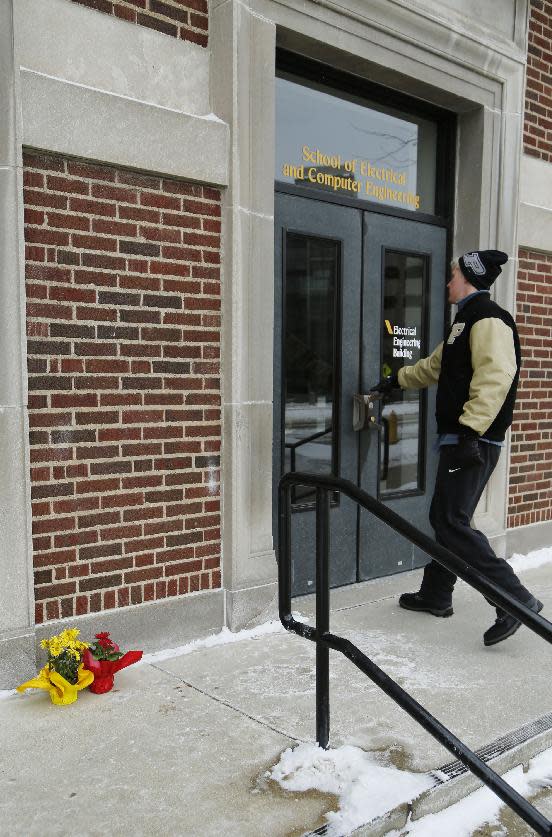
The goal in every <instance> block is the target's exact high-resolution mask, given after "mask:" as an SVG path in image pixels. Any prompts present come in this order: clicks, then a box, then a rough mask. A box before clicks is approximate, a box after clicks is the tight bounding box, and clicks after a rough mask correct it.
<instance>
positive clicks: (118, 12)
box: [71, 0, 209, 47]
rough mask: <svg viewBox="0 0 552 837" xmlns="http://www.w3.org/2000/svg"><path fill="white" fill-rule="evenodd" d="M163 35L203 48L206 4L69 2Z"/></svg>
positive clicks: (202, 0)
mask: <svg viewBox="0 0 552 837" xmlns="http://www.w3.org/2000/svg"><path fill="white" fill-rule="evenodd" d="M71 2H73V3H78V4H79V5H80V6H88V8H89V9H97V10H98V11H99V12H104V13H105V14H108V15H115V17H120V18H122V19H123V20H128V21H130V22H131V23H138V24H140V25H141V26H148V27H149V28H150V29H157V30H158V31H159V32H164V33H165V35H172V36H173V37H174V38H182V39H183V40H185V41H193V42H194V43H196V44H199V45H200V46H203V47H206V46H207V30H208V28H209V27H208V15H207V11H208V9H207V0H71Z"/></svg>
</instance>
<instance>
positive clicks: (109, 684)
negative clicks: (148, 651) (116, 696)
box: [83, 649, 143, 695]
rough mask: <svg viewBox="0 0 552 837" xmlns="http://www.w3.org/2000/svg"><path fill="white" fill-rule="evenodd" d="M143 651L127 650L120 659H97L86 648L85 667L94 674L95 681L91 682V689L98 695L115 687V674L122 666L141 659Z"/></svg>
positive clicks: (124, 666)
mask: <svg viewBox="0 0 552 837" xmlns="http://www.w3.org/2000/svg"><path fill="white" fill-rule="evenodd" d="M142 653H143V652H142V651H127V652H126V654H123V656H122V657H120V658H119V659H118V660H96V659H95V657H93V656H92V654H91V653H90V651H89V650H88V649H86V651H85V652H84V655H83V663H84V666H85V668H87V669H88V670H89V671H91V672H92V673H93V675H94V681H93V682H92V683H91V684H90V691H91V692H94V694H96V695H103V694H104V693H105V692H109V691H110V690H111V689H112V688H113V682H114V676H115V674H116V673H117V672H118V671H120V670H121V669H122V668H126V667H127V666H130V665H132V664H133V663H137V662H138V661H139V660H141V659H142Z"/></svg>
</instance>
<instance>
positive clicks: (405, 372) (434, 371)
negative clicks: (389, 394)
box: [398, 343, 443, 389]
mask: <svg viewBox="0 0 552 837" xmlns="http://www.w3.org/2000/svg"><path fill="white" fill-rule="evenodd" d="M442 354H443V344H442V343H439V345H438V346H437V348H436V349H435V351H434V352H432V353H431V354H430V355H429V357H423V358H421V359H420V360H419V361H418V362H417V363H415V364H414V365H413V366H403V367H402V369H399V372H398V377H399V384H400V385H401V387H402V388H403V389H423V388H424V387H428V386H430V384H436V383H437V381H438V380H439V373H440V371H441V355H442Z"/></svg>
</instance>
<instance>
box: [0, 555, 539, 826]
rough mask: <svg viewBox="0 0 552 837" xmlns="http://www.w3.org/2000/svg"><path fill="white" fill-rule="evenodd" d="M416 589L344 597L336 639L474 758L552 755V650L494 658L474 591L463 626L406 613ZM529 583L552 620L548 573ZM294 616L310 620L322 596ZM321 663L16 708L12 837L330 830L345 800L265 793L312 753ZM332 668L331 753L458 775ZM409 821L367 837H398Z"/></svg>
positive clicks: (517, 644) (196, 668)
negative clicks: (274, 775) (331, 817)
mask: <svg viewBox="0 0 552 837" xmlns="http://www.w3.org/2000/svg"><path fill="white" fill-rule="evenodd" d="M419 578H420V573H419V572H414V573H409V574H403V575H400V576H392V577H389V578H387V579H380V580H377V581H373V582H367V583H365V584H361V585H356V586H353V587H349V588H342V589H340V590H336V591H333V592H332V624H331V629H332V631H334V632H335V633H338V634H341V635H343V636H347V637H349V638H350V639H351V640H352V641H353V642H354V643H355V644H356V645H358V646H359V647H360V648H361V649H362V650H364V651H365V652H366V653H367V654H368V655H369V656H370V657H371V658H372V659H373V660H374V661H375V662H376V663H377V664H378V665H380V666H381V667H382V668H383V669H384V670H385V671H386V672H387V673H388V674H389V675H390V676H391V677H393V679H395V680H397V681H398V682H399V683H400V684H401V685H402V686H404V687H405V688H406V690H407V691H409V692H410V693H411V694H412V695H413V696H414V697H415V698H416V699H417V700H419V701H420V702H421V703H422V704H424V705H425V706H426V707H427V708H428V709H429V711H430V712H432V713H433V714H434V715H435V716H436V717H437V718H438V719H439V720H440V721H442V722H443V723H444V724H445V725H446V726H448V727H449V728H450V729H451V730H452V731H453V732H454V733H455V734H456V735H458V736H459V737H460V738H461V739H462V740H463V741H465V743H466V744H468V745H469V746H470V747H472V748H473V749H475V750H477V749H479V748H481V747H484V746H485V745H489V744H491V743H492V742H494V741H496V740H497V739H500V738H501V737H503V736H504V734H505V733H508V732H510V731H515V730H519V729H520V728H522V727H524V726H525V734H524V735H521V736H517V738H516V737H515V736H514V737H511V738H507V739H504V740H503V742H502V743H501V744H500V745H499V746H497V747H496V752H497V754H498V762H497V764H498V766H499V768H500V769H501V770H505V769H507V768H510V767H512V766H513V765H514V764H519V763H520V762H521V761H524V760H527V759H528V758H530V757H531V756H532V755H534V754H536V753H537V752H540V751H542V750H544V749H546V748H548V747H550V746H552V715H550V713H551V711H552V706H551V703H552V701H551V698H550V682H551V674H552V665H551V662H552V654H551V649H550V648H549V647H548V646H547V644H546V643H545V642H544V641H543V640H541V639H540V638H538V637H536V636H535V635H534V634H532V633H531V632H530V631H529V630H527V629H525V628H523V627H522V628H521V629H520V630H519V631H518V633H517V634H516V635H515V636H514V637H512V638H511V639H509V640H507V641H505V642H503V643H501V644H499V645H497V646H494V647H493V648H489V649H486V648H484V646H483V644H482V634H483V631H484V630H485V629H486V628H487V627H489V625H490V624H491V622H492V621H493V619H494V612H493V611H492V610H491V609H490V608H489V606H488V605H487V604H486V603H485V602H484V601H483V599H482V598H481V596H480V595H479V594H477V593H475V592H474V591H473V590H471V589H469V588H468V587H467V586H466V585H464V584H462V583H460V584H459V585H458V589H457V591H456V594H455V602H454V607H455V615H454V616H453V617H452V618H450V619H435V618H433V617H430V616H427V615H423V614H416V613H410V612H406V611H402V610H400V609H399V607H398V601H397V600H398V595H399V593H400V592H402V591H405V590H416V589H417V587H418V584H419ZM523 581H524V583H525V584H526V585H527V586H528V587H529V588H530V589H531V590H532V591H533V592H535V593H536V594H537V595H538V596H539V597H540V598H541V599H542V600H543V602H544V604H545V608H544V611H543V615H544V616H546V617H547V618H550V616H552V572H551V567H550V565H548V566H543V567H541V568H539V569H532V570H528V571H526V572H525V573H524V574H523ZM295 607H296V609H297V610H298V611H299V612H301V614H302V615H303V616H305V617H309V616H310V617H311V618H312V611H313V607H314V602H313V601H312V597H309V598H305V599H301V600H296V602H295ZM114 639H116V637H114ZM314 650H315V649H314V645H313V644H312V643H309V642H308V641H306V640H303V639H301V638H299V637H297V636H295V635H290V634H287V633H284V632H282V633H276V634H273V635H269V636H261V637H260V638H258V639H249V640H244V641H242V642H238V643H235V644H231V645H228V644H227V645H220V646H214V647H212V648H204V649H201V650H196V651H194V652H193V653H191V654H186V655H184V656H180V657H175V658H172V659H167V660H165V661H162V662H154V663H149V664H143V665H140V666H134V667H132V668H129V669H127V670H125V671H122V672H120V673H119V674H118V675H117V676H116V689H115V690H114V691H112V692H110V693H108V694H106V695H102V696H96V695H93V694H91V693H90V692H88V691H86V692H81V693H80V695H79V698H78V701H77V703H76V704H73V705H72V706H70V707H61V708H60V707H55V706H53V705H52V704H50V701H49V698H48V696H47V695H46V694H45V693H38V692H33V693H27V694H26V695H25V696H19V695H14V696H10V697H8V698H6V699H5V700H2V701H1V702H0V730H1V732H0V746H1V752H2V767H1V771H0V814H1V817H0V833H1V834H6V835H8V834H9V835H25V837H32V835H37V836H38V835H41V837H54V835H60V836H61V835H64V837H65V835H73V834H77V833H78V834H81V835H87V836H88V835H90V837H92V836H94V837H95V835H102V837H103V835H127V834H131V833H132V834H134V835H194V837H215V835H217V837H219V835H225V836H226V835H228V837H292V835H302V834H305V833H307V832H310V831H312V830H313V829H315V828H317V827H319V826H321V825H322V824H323V823H324V822H325V819H324V814H325V812H327V811H330V810H335V809H336V807H337V803H336V799H335V797H333V796H329V795H323V794H320V793H314V792H310V793H305V794H298V793H291V792H284V791H282V790H281V789H279V787H278V786H276V785H275V784H274V783H273V782H268V781H267V780H266V778H264V774H265V772H266V771H267V770H268V769H269V768H270V767H271V766H272V765H273V764H274V763H275V762H277V761H278V759H279V757H280V754H281V753H282V751H283V750H285V749H287V748H288V747H290V746H291V747H292V746H294V745H295V744H296V743H297V742H299V741H313V739H314V695H315V691H314V689H315V679H314ZM330 665H331V745H332V746H333V747H337V746H339V745H341V744H345V743H347V744H355V745H357V746H359V747H361V748H363V749H365V750H369V751H378V752H380V753H385V754H387V756H388V759H389V762H390V763H391V764H393V765H395V766H397V767H399V768H401V769H409V770H413V771H430V770H435V769H439V768H441V767H442V766H443V765H446V764H449V763H451V762H452V761H453V757H452V756H451V755H450V754H449V753H448V752H447V751H446V750H444V749H443V748H442V747H441V746H440V745H438V744H437V743H436V742H435V741H434V740H433V739H432V738H431V737H430V736H429V734H428V733H426V732H424V730H422V729H421V728H420V727H418V725H417V724H416V723H415V722H413V721H412V720H411V719H410V718H409V717H408V716H407V715H406V713H404V712H403V711H402V710H401V709H399V708H398V707H397V706H396V705H395V704H394V703H393V701H391V700H390V699H389V698H387V697H386V696H385V695H384V694H382V693H381V692H380V691H379V690H378V689H377V688H376V687H375V686H373V685H372V684H371V683H370V681H368V680H367V679H366V678H365V677H364V676H363V675H361V673H360V672H359V671H358V670H357V669H356V668H355V667H354V666H353V665H352V664H351V663H349V662H348V661H347V660H346V659H345V658H343V657H342V656H341V655H339V654H333V653H332V654H331V658H330ZM538 719H541V720H540V723H538V724H534V723H533V722H535V721H537V720H538ZM531 725H532V726H531ZM522 739H524V740H522ZM456 767H457V766H456ZM455 770H456V768H452V769H449V773H450V774H451V775H452V774H454V773H455ZM456 772H458V770H456ZM460 772H461V771H460ZM475 786H476V783H473V784H471V780H470V779H469V778H468V777H467V776H466V775H465V774H464V775H460V776H459V777H458V778H456V779H451V780H450V781H449V782H444V783H443V785H442V786H440V787H439V788H437V789H436V790H435V791H433V792H430V793H429V794H426V795H425V798H423V799H420V800H419V801H418V803H417V806H418V807H417V808H415V812H414V813H415V815H421V814H423V813H424V811H425V810H432V809H433V810H436V809H439V808H441V807H444V806H446V805H448V804H450V802H451V801H453V800H454V799H455V797H456V798H457V797H458V796H462V795H463V794H465V793H466V792H468V791H469V790H470V789H472V788H473V787H475ZM424 806H425V807H424ZM406 814H407V811H406V809H405V810H399V811H396V812H394V814H393V817H392V818H391V819H390V820H389V821H388V822H387V824H386V825H385V827H384V826H383V825H381V824H380V825H379V826H378V827H377V828H372V829H371V830H370V829H366V830H364V832H363V833H366V834H368V833H373V834H375V833H384V832H385V830H387V829H388V828H389V829H391V828H392V827H394V828H397V827H399V828H400V827H401V822H400V821H401V818H402V822H403V823H404V819H405V817H406ZM521 833H523V832H521ZM526 833H530V832H529V831H527V832H526Z"/></svg>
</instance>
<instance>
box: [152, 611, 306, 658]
mask: <svg viewBox="0 0 552 837" xmlns="http://www.w3.org/2000/svg"><path fill="white" fill-rule="evenodd" d="M293 616H294V618H295V619H300V620H302V621H305V620H304V617H302V616H301V614H300V613H295V612H294V613H293ZM279 633H285V628H284V626H283V625H282V623H281V622H280V621H279V620H277V619H273V620H271V621H270V622H265V623H264V624H262V625H257V626H256V627H255V628H246V629H245V630H243V631H237V632H235V633H234V632H233V631H230V630H229V629H228V628H223V629H222V631H220V632H219V633H218V634H212V635H211V636H207V637H204V638H203V639H194V640H193V641H192V642H188V643H187V644H186V645H179V646H178V647H177V648H167V649H165V650H163V651H154V652H153V653H151V654H144V656H143V657H142V659H141V661H140V663H138V665H140V664H141V663H160V662H162V661H163V660H170V659H172V658H173V657H182V656H184V655H185V654H192V653H193V652H194V651H199V650H200V649H201V648H214V647H215V646H217V645H230V644H232V643H234V642H243V641H244V640H247V639H259V638H260V637H264V636H268V635H270V634H279Z"/></svg>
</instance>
